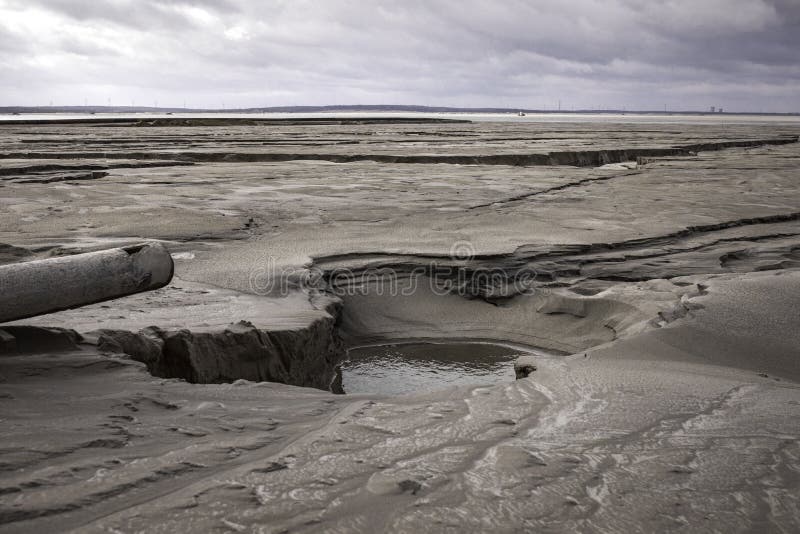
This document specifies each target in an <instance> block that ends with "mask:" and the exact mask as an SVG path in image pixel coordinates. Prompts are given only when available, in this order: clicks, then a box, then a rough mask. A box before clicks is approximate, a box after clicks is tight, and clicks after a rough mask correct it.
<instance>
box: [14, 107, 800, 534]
mask: <svg viewBox="0 0 800 534" xmlns="http://www.w3.org/2000/svg"><path fill="white" fill-rule="evenodd" d="M148 126H149V127H143V128H140V127H134V126H133V125H132V124H122V123H119V124H111V125H107V124H106V125H104V124H97V123H93V124H63V123H59V124H3V125H0V154H2V155H3V157H0V201H2V202H3V208H4V209H3V210H0V243H2V245H0V262H2V263H14V262H21V261H29V260H36V259H42V258H49V257H58V256H63V255H71V254H75V253H78V252H86V251H93V250H101V249H106V248H110V247H114V246H124V245H127V244H131V243H138V242H141V241H142V240H143V239H149V240H157V241H159V242H160V243H162V244H163V245H164V246H165V247H166V248H167V249H168V250H169V251H170V252H171V254H172V258H173V260H174V262H175V278H174V280H173V281H172V283H170V284H169V285H168V286H167V287H164V288H162V289H158V290H156V291H151V292H148V293H142V294H138V295H132V296H128V297H124V298H121V299H118V300H115V301H111V302H106V303H98V304H93V305H91V306H86V307H82V308H78V309H74V310H66V311H61V312H58V313H54V314H50V315H44V316H39V317H35V318H29V319H24V320H22V321H17V322H15V323H9V324H4V325H0V352H1V353H2V354H0V427H2V432H3V435H4V441H3V445H2V451H0V495H1V496H2V498H1V499H0V532H6V531H7V532H41V531H45V530H53V529H60V530H70V529H74V530H76V531H82V532H108V531H112V530H113V531H121V532H128V531H141V530H146V531H151V532H174V531H189V530H193V531H206V530H212V529H219V530H229V531H241V532H248V531H252V532H258V531H259V529H261V530H264V529H274V530H276V531H277V530H292V531H301V532H305V531H308V532H312V531H314V532H316V531H331V532H335V531H347V532H375V531H392V532H395V531H396V532H403V531H430V532H448V531H454V530H458V531H486V530H498V531H513V530H520V529H522V530H584V531H585V530H589V531H605V530H632V531H633V530H669V529H674V528H681V527H682V526H686V525H693V526H697V525H704V526H707V528H708V529H709V530H730V531H752V530H755V529H764V530H776V531H781V530H782V531H791V530H796V529H797V527H798V525H800V512H798V510H800V501H798V497H797V491H796V489H797V488H796V487H797V476H796V473H797V471H798V470H799V469H800V465H798V457H800V449H798V439H799V438H800V430H798V426H797V423H796V421H797V420H798V417H800V385H799V384H800V359H798V357H797V355H798V350H797V349H798V347H800V337H798V336H799V335H800V334H799V333H800V316H798V314H797V312H796V310H797V297H796V296H797V295H798V294H800V212H798V206H799V205H800V193H798V189H797V187H796V185H797V169H798V164H800V148H799V147H800V144H798V143H797V142H796V140H797V135H798V131H799V130H798V128H799V127H798V125H797V124H795V123H791V122H787V123H785V124H784V123H780V124H779V123H772V124H757V123H749V124H724V125H723V124H719V125H714V124H708V125H697V124H616V125H615V124H602V125H593V124H553V123H548V124H536V123H514V122H505V123H480V124H479V123H474V124H471V123H446V122H443V123H416V124H412V123H391V122H386V121H382V122H366V121H362V122H361V123H347V124H339V123H336V124H330V123H326V124H318V123H308V122H304V123H302V124H301V123H280V124H259V125H249V124H246V125H245V124H228V123H225V124H219V123H215V124H214V125H210V124H205V123H204V124H200V123H196V124H192V125H185V124H184V125H180V124H177V123H175V122H174V121H167V122H164V123H155V124H151V125H148ZM31 146H35V150H30V148H31ZM637 159H638V161H637ZM411 162H413V163H416V165H405V164H400V163H411ZM443 163H444V164H443ZM94 173H98V174H97V175H95V174H94ZM410 340H417V341H440V342H441V341H450V342H458V341H463V340H483V341H490V342H501V343H510V344H517V345H524V346H528V347H539V348H541V349H544V350H546V352H548V355H547V356H537V355H536V354H534V355H528V356H526V357H525V358H522V359H517V361H516V365H515V363H514V362H512V361H509V362H508V366H509V371H510V373H511V375H512V376H513V374H514V371H516V374H517V377H518V378H519V380H515V381H512V380H509V381H506V382H503V383H499V384H496V385H492V386H470V385H457V386H454V387H449V388H445V389H442V390H433V388H432V389H431V390H430V391H421V392H416V393H414V394H411V395H406V396H392V397H389V396H384V395H380V394H361V395H335V394H333V393H331V391H330V390H331V389H333V390H337V389H338V387H339V386H340V384H338V383H337V382H336V380H335V378H336V367H337V365H338V364H339V363H340V361H341V359H342V358H343V357H344V355H345V351H346V349H347V348H349V347H353V346H358V345H363V344H366V343H397V342H404V341H410ZM280 382H283V383H280ZM287 384H288V385H287ZM297 386H307V387H297ZM345 389H346V385H345Z"/></svg>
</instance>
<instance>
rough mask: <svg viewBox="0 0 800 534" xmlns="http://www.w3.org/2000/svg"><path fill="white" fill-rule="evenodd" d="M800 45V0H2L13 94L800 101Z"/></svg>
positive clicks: (698, 104)
mask: <svg viewBox="0 0 800 534" xmlns="http://www.w3.org/2000/svg"><path fill="white" fill-rule="evenodd" d="M799 49H800V2H799V1H797V0H771V1H767V0H705V1H703V2H697V1H694V0H664V1H660V2H651V1H648V0H608V1H599V0H573V1H571V2H568V3H567V2H563V1H561V0H538V1H523V0H506V1H505V2H502V3H499V2H496V1H494V0H491V1H489V0H437V1H423V0H407V1H404V2H396V1H392V2H390V1H347V0H326V1H318V2H311V1H304V0H273V1H256V0H250V1H248V0H201V1H180V0H138V1H136V0H105V1H101V0H92V1H89V0H27V1H25V2H23V1H22V0H0V67H4V68H6V69H10V70H8V71H7V72H9V73H10V75H11V76H12V77H13V76H14V75H15V74H18V75H19V76H20V79H24V80H25V83H27V84H32V85H31V86H30V87H22V85H21V83H20V84H17V85H18V86H17V87H15V85H14V81H13V80H11V81H9V80H8V79H7V80H5V81H4V82H0V91H2V92H0V97H2V98H3V100H15V99H19V98H20V97H21V96H27V97H30V95H37V94H41V95H44V94H45V91H50V92H58V93H59V94H64V95H72V97H73V98H80V99H83V98H90V97H91V98H95V95H99V94H103V95H108V96H107V97H104V99H105V98H114V99H116V100H117V101H118V102H122V101H126V100H135V99H138V100H139V101H140V102H142V101H144V99H147V100H150V99H156V98H157V99H159V100H160V101H161V102H162V103H164V104H168V103H170V102H171V103H172V104H175V103H176V101H177V102H179V101H180V100H182V99H183V98H186V97H187V95H188V97H189V98H190V99H191V100H193V101H194V102H193V104H194V105H198V106H212V107H219V106H220V104H221V102H222V101H223V100H224V101H226V103H227V105H229V106H261V105H285V104H304V103H305V104H344V103H418V104H437V105H458V106H469V105H474V106H487V105H488V106H491V105H499V106H519V107H523V106H524V107H543V106H551V107H552V106H554V105H556V104H555V103H556V102H557V101H558V100H563V101H564V102H568V103H569V105H570V106H577V107H593V106H596V105H599V106H601V107H617V108H621V107H629V108H636V107H638V108H660V107H661V106H662V105H669V106H670V107H672V108H680V107H682V108H687V109H692V108H693V109H701V108H706V107H707V106H708V105H727V106H729V107H730V106H735V107H741V108H748V109H761V108H763V107H764V102H765V100H767V101H768V104H769V106H771V107H770V109H773V110H776V111H778V110H781V111H794V110H797V109H798V108H800V101H799V99H800V97H798V94H800V68H799V67H798V63H797V59H796V55H797V50H799ZM88 58H92V59H91V60H89V59H88ZM23 70H24V71H25V72H24V73H23V72H22V71H23ZM37 72H38V73H39V76H40V79H41V80H47V85H48V89H45V88H44V87H43V86H44V85H45V84H44V83H42V84H37V82H36V80H37V76H36V73H37ZM54 79H55V80H60V84H58V83H57V85H61V87H60V89H59V90H58V91H54V90H53V89H52V84H53V80H54ZM39 85H41V86H42V87H39ZM85 95H88V96H85Z"/></svg>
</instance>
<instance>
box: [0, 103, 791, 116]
mask: <svg viewBox="0 0 800 534" xmlns="http://www.w3.org/2000/svg"><path fill="white" fill-rule="evenodd" d="M112 110H113V111H112ZM348 110H349V111H403V112H439V113H470V112H471V113H520V112H522V113H542V114H558V113H563V114H573V113H599V114H603V113H606V114H626V113H631V114H648V115H653V114H657V115H675V114H687V115H800V112H798V111H724V108H716V107H714V108H713V109H711V108H709V109H706V110H696V109H674V110H671V109H627V108H579V109H542V108H524V107H492V106H480V107H457V106H426V105H414V104H329V105H286V106H251V107H238V108H227V107H224V108H189V107H180V106H136V105H133V106H129V105H125V106H115V105H64V106H59V105H47V106H26V105H9V106H0V113H12V114H13V113H35V112H37V111H48V112H51V113H66V112H76V111H82V112H89V113H90V112H92V111H94V112H116V113H121V112H130V113H136V112H165V113H169V112H171V113H176V112H177V113H259V112H260V113H266V112H277V113H302V112H326V111H348Z"/></svg>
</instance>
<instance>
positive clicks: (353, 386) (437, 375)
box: [341, 342, 531, 395]
mask: <svg viewBox="0 0 800 534" xmlns="http://www.w3.org/2000/svg"><path fill="white" fill-rule="evenodd" d="M529 352H531V351H529V350H525V349H521V348H518V347H510V346H506V345H496V344H492V343H477V342H457V343H396V344H386V345H372V346H364V347H356V348H352V349H350V350H348V351H347V358H346V359H345V361H343V362H342V364H341V371H342V386H343V387H344V391H345V393H348V394H363V393H366V394H378V395H403V394H406V393H413V392H423V391H425V392H427V391H435V390H439V389H444V388H447V387H450V386H465V385H491V384H497V383H501V382H513V381H514V379H515V375H514V360H515V359H517V358H518V357H519V356H520V354H524V353H529Z"/></svg>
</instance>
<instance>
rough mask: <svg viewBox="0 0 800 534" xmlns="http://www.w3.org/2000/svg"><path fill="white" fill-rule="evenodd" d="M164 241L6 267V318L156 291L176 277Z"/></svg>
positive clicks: (2, 312) (2, 286) (1, 309)
mask: <svg viewBox="0 0 800 534" xmlns="http://www.w3.org/2000/svg"><path fill="white" fill-rule="evenodd" d="M173 270H174V265H173V263H172V257H171V256H170V255H169V252H168V251H167V249H166V248H164V246H163V245H161V244H159V243H144V244H141V245H132V246H129V247H122V248H112V249H109V250H101V251H99V252H89V253H86V254H76V255H74V256H64V257H60V258H51V259H46V260H37V261H29V262H23V263H12V264H10V265H2V266H0V323H4V322H7V321H14V320H16V319H24V318H26V317H33V316H35V315H42V314H45V313H52V312H57V311H60V310H66V309H69V308H77V307H80V306H85V305H87V304H93V303H95V302H102V301H104V300H111V299H115V298H118V297H124V296H125V295H131V294H133V293H140V292H142V291H150V290H152V289H158V288H160V287H164V286H165V285H167V284H168V283H169V282H170V280H172V273H173Z"/></svg>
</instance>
